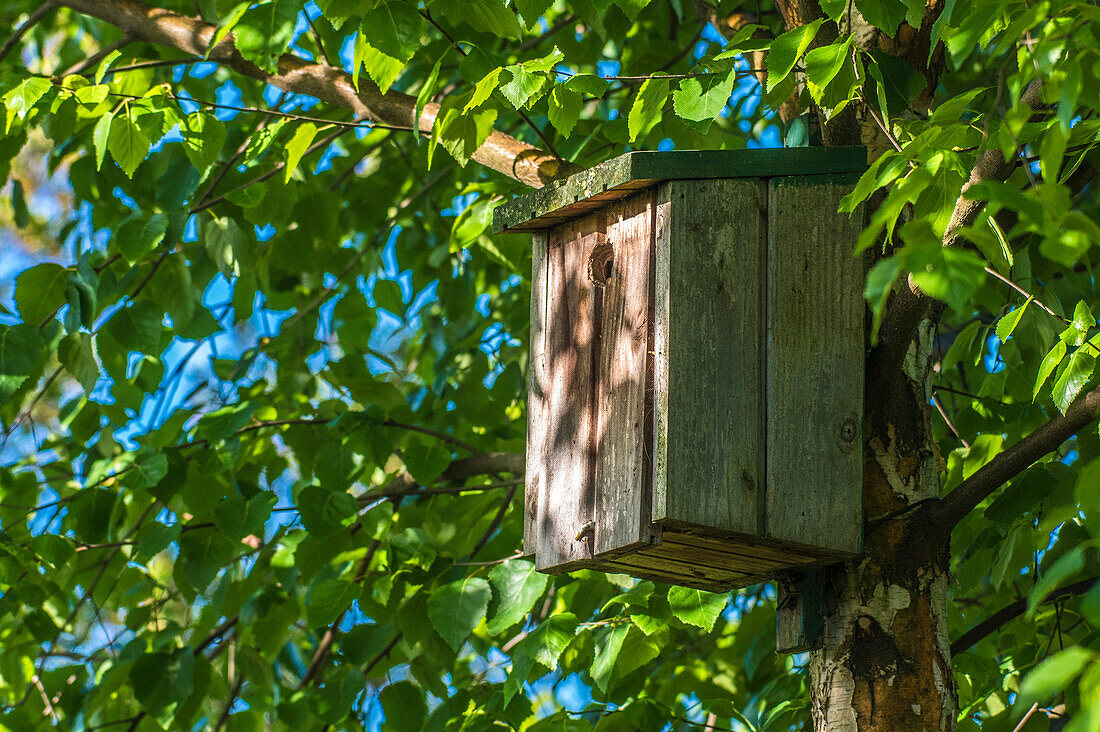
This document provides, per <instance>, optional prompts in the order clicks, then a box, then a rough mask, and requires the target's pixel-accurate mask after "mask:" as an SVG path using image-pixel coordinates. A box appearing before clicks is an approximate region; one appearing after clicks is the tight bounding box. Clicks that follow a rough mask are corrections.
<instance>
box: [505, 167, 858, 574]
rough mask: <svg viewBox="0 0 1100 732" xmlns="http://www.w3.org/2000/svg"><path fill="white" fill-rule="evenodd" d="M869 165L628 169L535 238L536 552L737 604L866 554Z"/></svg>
mask: <svg viewBox="0 0 1100 732" xmlns="http://www.w3.org/2000/svg"><path fill="white" fill-rule="evenodd" d="M863 155H864V153H863V151H862V149H844V148H842V149H836V148H828V149H824V148H821V149H806V148H802V149H797V150H767V151H722V152H709V153H696V152H669V153H628V154H627V155H625V156H622V157H620V158H616V159H615V160H612V161H609V162H608V163H605V164H603V165H601V166H597V167H596V168H593V169H592V170H589V171H586V172H584V173H581V174H578V175H577V176H573V177H572V178H570V179H569V180H567V181H565V182H564V183H563V184H559V185H558V186H555V187H553V188H550V189H543V190H541V191H537V192H535V193H533V194H530V195H528V196H523V197H520V198H518V199H516V200H515V201H512V202H510V203H508V204H505V205H503V206H501V207H499V208H498V209H497V213H496V221H495V228H496V229H497V230H498V231H500V230H509V231H532V232H534V248H533V272H532V297H531V358H530V368H529V395H528V420H529V421H528V440H527V477H526V500H525V526H524V529H525V530H524V546H525V551H526V552H527V553H528V554H531V555H534V558H535V562H536V566H537V567H538V568H539V569H540V570H543V571H548V572H553V573H558V572H564V571H569V570H572V569H578V568H591V569H600V570H604V571H609V572H626V573H629V574H632V575H634V576H637V577H643V578H649V579H656V580H660V581H665V582H672V583H675V584H682V585H687V586H692V587H701V588H705V589H727V588H730V587H735V586H741V585H745V584H749V583H752V582H756V581H760V580H763V579H767V578H770V577H774V576H775V575H776V574H778V573H779V572H783V571H787V570H790V569H792V568H805V567H809V566H811V565H814V564H818V563H822V562H825V561H831V560H835V559H837V558H842V557H846V556H852V555H855V554H858V552H859V551H860V545H861V538H862V521H863V517H862V502H861V496H862V457H863V456H862V440H861V438H860V435H861V432H862V430H861V426H862V398H863V393H862V392H863V379H862V370H863V301H862V289H863V288H862V281H863V268H862V264H861V262H860V260H859V259H858V258H857V257H855V256H854V255H853V254H852V251H853V249H854V243H855V240H856V237H857V236H858V233H859V231H860V229H861V225H862V219H861V214H857V215H854V216H853V217H848V216H846V215H841V214H837V213H836V210H837V206H838V204H839V202H840V199H841V198H842V197H843V195H844V194H845V193H847V191H848V190H850V189H851V186H852V184H853V183H854V181H855V179H856V178H857V177H858V172H859V171H860V170H862V168H863V164H864V157H863Z"/></svg>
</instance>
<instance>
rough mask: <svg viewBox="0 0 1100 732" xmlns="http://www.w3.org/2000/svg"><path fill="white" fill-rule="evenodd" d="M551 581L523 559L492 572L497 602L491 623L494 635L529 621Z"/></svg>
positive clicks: (490, 580) (490, 579) (491, 579)
mask: <svg viewBox="0 0 1100 732" xmlns="http://www.w3.org/2000/svg"><path fill="white" fill-rule="evenodd" d="M549 579H550V578H549V577H547V576H546V575H545V574H542V573H540V572H536V571H535V565H534V564H533V563H531V562H528V561H526V560H523V559H513V560H510V561H507V562H504V563H503V564H498V565H497V566H496V567H494V568H493V571H491V572H489V582H490V583H492V586H493V595H494V597H495V598H496V603H495V611H494V612H493V616H492V618H490V619H489V623H488V630H489V633H490V634H491V635H498V634H500V633H503V632H504V631H505V630H507V629H508V628H510V627H512V626H513V625H515V624H516V623H518V622H520V621H521V620H523V619H524V618H525V617H527V613H529V612H530V611H531V607H532V606H533V605H534V604H535V601H536V600H538V599H539V597H541V596H542V593H543V592H544V591H545V590H546V585H547V583H548V582H549Z"/></svg>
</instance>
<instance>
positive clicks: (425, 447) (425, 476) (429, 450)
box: [404, 442, 451, 485]
mask: <svg viewBox="0 0 1100 732" xmlns="http://www.w3.org/2000/svg"><path fill="white" fill-rule="evenodd" d="M404 455H405V467H406V468H407V469H408V471H409V474H410V475H411V476H412V477H413V479H414V480H416V482H417V483H419V484H420V485H431V484H432V483H434V482H435V479H436V478H438V477H439V476H440V475H441V474H442V473H443V471H444V470H446V469H447V466H448V465H450V464H451V452H450V451H449V450H448V449H447V448H445V447H443V446H442V445H440V444H438V443H434V442H433V443H427V444H425V443H418V444H414V445H409V447H407V448H406V449H405V452H404Z"/></svg>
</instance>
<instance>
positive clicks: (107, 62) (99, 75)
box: [95, 49, 122, 86]
mask: <svg viewBox="0 0 1100 732" xmlns="http://www.w3.org/2000/svg"><path fill="white" fill-rule="evenodd" d="M121 55H122V53H121V52H120V51H118V50H117V49H116V50H113V51H111V52H109V53H108V54H107V55H106V56H104V57H103V60H102V61H100V62H99V64H98V65H97V66H96V67H95V83H96V85H97V86H98V85H99V84H102V83H103V77H104V76H106V75H107V71H108V70H109V69H110V68H111V64H113V63H114V62H115V61H117V60H118V58H119V56H121Z"/></svg>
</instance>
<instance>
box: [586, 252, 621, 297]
mask: <svg viewBox="0 0 1100 732" xmlns="http://www.w3.org/2000/svg"><path fill="white" fill-rule="evenodd" d="M614 264H615V249H614V247H613V246H612V244H611V242H609V241H607V242H603V243H600V244H597V245H596V246H594V247H592V253H591V254H589V255H588V279H590V280H592V282H593V283H594V284H595V285H596V286H597V287H606V286H607V283H608V281H609V280H610V279H611V273H612V271H613V270H614Z"/></svg>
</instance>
